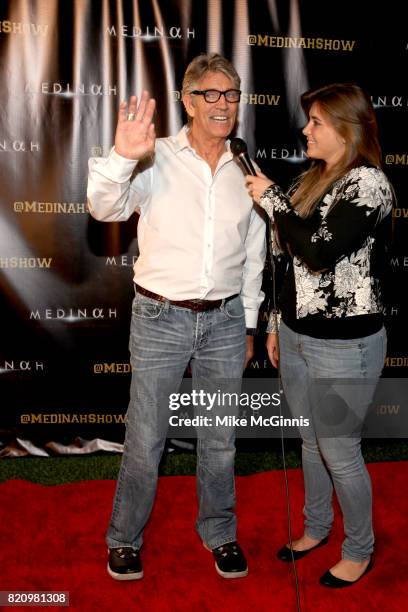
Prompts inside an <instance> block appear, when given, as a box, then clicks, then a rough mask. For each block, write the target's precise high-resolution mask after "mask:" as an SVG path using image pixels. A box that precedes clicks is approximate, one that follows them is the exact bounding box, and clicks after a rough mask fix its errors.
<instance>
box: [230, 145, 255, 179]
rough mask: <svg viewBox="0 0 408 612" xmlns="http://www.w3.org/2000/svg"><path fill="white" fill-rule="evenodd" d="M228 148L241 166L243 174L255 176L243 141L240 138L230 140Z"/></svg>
mask: <svg viewBox="0 0 408 612" xmlns="http://www.w3.org/2000/svg"><path fill="white" fill-rule="evenodd" d="M230 148H231V153H232V154H233V155H234V157H236V158H237V160H238V162H239V163H240V164H241V168H242V170H243V172H244V174H252V176H256V170H255V168H254V166H253V164H252V162H251V158H250V157H249V155H248V148H247V146H246V142H245V140H242V138H231V142H230Z"/></svg>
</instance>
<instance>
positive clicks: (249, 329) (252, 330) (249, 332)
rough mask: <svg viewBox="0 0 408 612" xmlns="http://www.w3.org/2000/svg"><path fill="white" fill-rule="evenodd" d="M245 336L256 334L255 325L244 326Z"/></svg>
mask: <svg viewBox="0 0 408 612" xmlns="http://www.w3.org/2000/svg"><path fill="white" fill-rule="evenodd" d="M246 335H247V336H256V327H247V328H246Z"/></svg>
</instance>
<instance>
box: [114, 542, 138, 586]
mask: <svg viewBox="0 0 408 612" xmlns="http://www.w3.org/2000/svg"><path fill="white" fill-rule="evenodd" d="M108 574H109V575H110V576H112V578H114V579H115V580H140V578H143V568H142V561H141V559H140V551H139V550H136V549H135V548H132V547H131V546H124V547H122V548H110V549H109V560H108Z"/></svg>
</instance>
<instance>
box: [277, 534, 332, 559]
mask: <svg viewBox="0 0 408 612" xmlns="http://www.w3.org/2000/svg"><path fill="white" fill-rule="evenodd" d="M328 541H329V538H328V537H326V538H323V540H320V542H319V543H318V544H316V546H312V548H308V549H307V550H293V549H292V550H291V549H290V548H289V547H288V546H286V544H285V546H282V548H281V549H280V550H278V552H277V555H276V556H277V557H278V559H280V560H281V561H292V553H293V558H294V559H295V561H297V560H298V559H301V558H302V557H305V556H306V555H308V554H309V553H310V552H312V550H315V549H316V548H319V547H320V546H324V545H325V544H327V542H328Z"/></svg>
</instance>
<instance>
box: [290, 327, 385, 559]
mask: <svg viewBox="0 0 408 612" xmlns="http://www.w3.org/2000/svg"><path fill="white" fill-rule="evenodd" d="M279 343H280V360H281V374H282V384H283V388H284V392H285V395H286V398H287V401H288V404H289V407H290V410H291V412H292V414H293V415H294V416H295V417H296V416H297V417H300V416H303V417H304V418H308V419H309V420H310V426H309V427H300V428H299V429H300V434H301V436H302V464H303V474H304V482H305V506H304V515H305V533H307V535H309V536H310V537H312V538H315V539H316V540H321V539H323V538H324V537H326V536H327V535H328V533H329V531H330V528H331V525H332V522H333V509H332V503H331V502H332V493H333V486H334V489H335V491H336V495H337V499H338V501H339V504H340V507H341V510H342V514H343V521H344V532H345V536H346V537H345V540H344V542H343V545H342V557H343V559H350V560H352V561H363V560H366V559H367V558H369V557H370V555H371V553H372V552H373V546H374V534H373V529H372V508H371V506H372V494H371V481H370V477H369V475H368V472H367V469H366V467H365V464H364V460H363V457H362V454H361V436H360V434H359V433H356V430H358V429H359V427H358V424H359V423H360V424H361V423H362V422H363V421H364V417H365V415H366V412H367V409H368V406H369V404H370V402H371V400H372V397H373V394H374V391H375V386H376V383H377V381H378V378H379V376H380V374H381V370H382V368H383V364H384V359H385V354H386V333H385V330H384V329H382V330H380V331H379V332H377V333H375V334H373V335H371V336H367V337H364V338H353V339H351V340H324V339H318V338H312V337H310V336H304V335H300V334H296V333H294V332H293V331H292V330H291V329H289V328H288V327H287V326H286V325H285V324H284V323H283V322H282V324H281V327H280V330H279ZM328 378H331V379H336V381H338V380H339V379H345V378H346V379H353V381H356V380H361V383H359V384H357V385H354V384H346V383H344V384H343V385H342V384H341V381H340V382H336V383H335V384H334V388H335V389H336V391H337V392H336V393H334V394H333V393H328V394H324V385H323V390H321V389H322V387H321V385H319V384H316V381H317V380H319V379H320V381H322V379H328ZM362 379H363V380H362ZM323 382H324V381H323ZM328 387H329V385H328ZM328 387H327V388H328ZM327 388H326V390H327ZM319 389H320V390H321V391H320V392H321V393H322V394H323V395H321V396H320V397H319ZM317 404H318V410H316V406H317ZM347 422H349V425H347ZM322 423H323V427H322ZM356 425H357V427H356ZM336 432H337V433H336Z"/></svg>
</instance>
